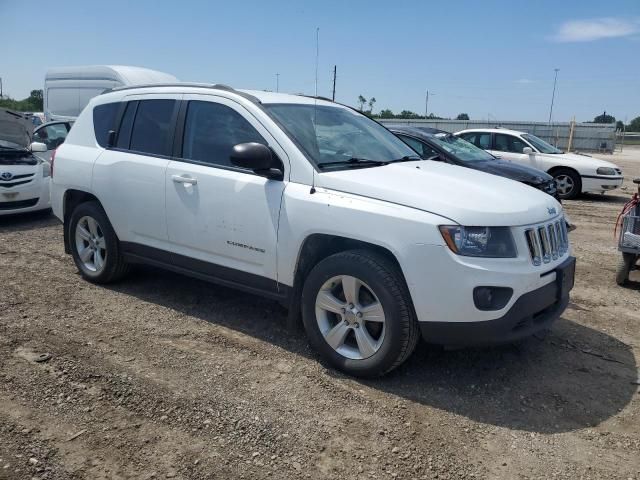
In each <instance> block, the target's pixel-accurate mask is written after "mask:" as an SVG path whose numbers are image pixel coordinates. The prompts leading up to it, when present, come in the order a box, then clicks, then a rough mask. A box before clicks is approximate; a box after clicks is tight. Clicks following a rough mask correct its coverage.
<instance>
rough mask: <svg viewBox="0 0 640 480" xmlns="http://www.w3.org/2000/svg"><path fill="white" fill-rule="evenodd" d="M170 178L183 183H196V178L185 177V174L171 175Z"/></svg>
mask: <svg viewBox="0 0 640 480" xmlns="http://www.w3.org/2000/svg"><path fill="white" fill-rule="evenodd" d="M171 179H172V180H173V181H174V182H176V183H184V184H185V185H197V183H198V179H197V178H193V177H187V176H186V175H171Z"/></svg>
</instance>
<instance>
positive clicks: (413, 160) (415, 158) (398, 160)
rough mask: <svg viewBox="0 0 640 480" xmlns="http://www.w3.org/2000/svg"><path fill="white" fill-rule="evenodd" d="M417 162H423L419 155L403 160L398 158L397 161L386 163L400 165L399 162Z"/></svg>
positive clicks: (406, 156)
mask: <svg viewBox="0 0 640 480" xmlns="http://www.w3.org/2000/svg"><path fill="white" fill-rule="evenodd" d="M416 160H422V158H420V157H419V156H418V155H405V156H404V157H402V158H396V159H395V160H389V161H388V162H386V163H398V162H415V161H416Z"/></svg>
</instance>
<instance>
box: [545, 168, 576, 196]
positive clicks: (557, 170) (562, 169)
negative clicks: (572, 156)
mask: <svg viewBox="0 0 640 480" xmlns="http://www.w3.org/2000/svg"><path fill="white" fill-rule="evenodd" d="M560 171H565V172H571V173H574V174H575V175H576V177H577V178H578V182H579V183H578V186H579V187H580V188H579V191H578V192H577V193H576V194H575V195H580V194H581V193H582V191H583V190H582V189H583V184H582V175H581V174H580V172H579V171H578V170H576V169H575V168H573V167H567V166H560V165H558V166H555V167H551V168H550V169H549V170H547V173H548V174H549V175H551V176H552V177H553V178H555V174H556V173H557V172H560Z"/></svg>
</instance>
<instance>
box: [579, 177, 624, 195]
mask: <svg viewBox="0 0 640 480" xmlns="http://www.w3.org/2000/svg"><path fill="white" fill-rule="evenodd" d="M623 181H624V177H611V176H606V175H593V176H591V175H582V191H583V192H584V193H602V192H607V191H609V190H615V189H616V188H620V187H621V186H622V182H623Z"/></svg>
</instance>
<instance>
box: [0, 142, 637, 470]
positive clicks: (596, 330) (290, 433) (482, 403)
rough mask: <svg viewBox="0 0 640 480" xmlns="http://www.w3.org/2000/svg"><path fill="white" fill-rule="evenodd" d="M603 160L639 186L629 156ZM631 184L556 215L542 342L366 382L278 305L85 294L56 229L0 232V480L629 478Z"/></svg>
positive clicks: (633, 374) (193, 288) (434, 360)
mask: <svg viewBox="0 0 640 480" xmlns="http://www.w3.org/2000/svg"><path fill="white" fill-rule="evenodd" d="M613 160H614V161H616V162H617V163H619V164H620V165H621V166H622V167H623V168H624V170H625V173H626V175H627V176H628V177H633V176H634V175H635V176H640V149H636V150H633V149H630V148H629V149H627V150H626V151H625V152H624V154H617V155H615V156H614V158H613ZM632 190H633V185H632V184H631V182H630V180H629V181H626V182H625V189H624V190H623V191H619V192H617V193H615V194H612V195H606V196H604V197H603V196H600V195H597V196H589V197H586V198H582V199H580V200H578V201H573V202H566V208H567V210H568V212H569V214H570V215H571V218H572V220H573V221H574V222H575V223H576V224H577V225H578V230H577V231H575V232H574V233H572V243H573V247H574V251H575V255H576V256H577V258H578V269H577V279H576V288H575V290H574V291H573V294H572V303H571V305H570V308H569V309H568V310H567V311H566V313H565V314H564V315H563V317H562V318H561V319H560V320H559V321H558V322H557V324H556V325H555V326H554V328H553V330H552V331H551V332H550V333H549V334H547V335H545V336H539V337H536V338H532V339H530V340H527V341H526V342H523V343H520V344H518V345H511V346H504V347H500V348H488V349H477V350H476V349H474V350H457V351H440V350H436V349H433V348H429V347H426V346H425V345H420V346H419V347H418V350H417V351H416V354H415V355H414V356H413V357H412V358H411V359H410V360H409V362H407V364H405V365H404V366H403V367H401V368H400V369H399V370H398V371H396V372H395V373H393V374H391V375H389V376H388V377H385V378H383V379H379V380H376V381H359V380H356V379H352V378H348V377H345V376H344V375H341V374H339V373H337V372H335V371H333V370H330V369H327V368H325V367H324V366H323V365H322V364H321V363H319V361H318V359H317V358H316V356H315V355H314V354H313V352H311V351H310V350H309V347H308V345H307V342H306V340H305V338H304V337H303V336H302V335H301V334H297V335H295V334H290V333H288V331H287V330H286V327H285V315H286V314H285V312H284V311H283V310H282V309H281V308H280V307H279V306H278V304H276V303H274V302H271V301H269V300H264V299H262V298H259V297H253V296H248V295H246V294H243V293H239V292H236V291H233V290H229V289H225V288H220V287H217V286H214V285H210V284H206V283H203V282H200V281H196V280H192V279H189V278H185V277H182V276H179V275H175V274H171V273H165V272H162V271H158V270H153V269H148V268H144V269H137V270H136V271H135V272H134V274H133V275H132V276H131V277H129V278H128V279H127V280H126V281H124V282H122V283H119V284H116V285H113V286H109V287H100V286H95V285H91V284H89V283H87V282H84V281H83V280H81V278H80V277H79V275H78V274H77V273H76V269H75V267H74V265H73V262H72V260H71V258H70V257H69V256H67V255H65V254H64V252H63V245H62V229H61V226H60V224H59V223H58V222H57V221H56V220H55V219H54V218H53V217H52V216H49V215H30V216H27V217H21V218H17V217H14V218H3V219H0V479H9V478H10V479H14V478H19V479H22V478H26V479H30V478H37V479H80V478H91V479H124V478H136V479H138V478H141V479H142V478H189V479H198V478H225V479H226V478H247V479H254V478H255V479H262V478H335V479H355V478H362V479H368V478H380V479H382V478H428V479H431V478H438V479H447V478H451V479H454V478H504V479H515V478H545V479H546V478H567V479H578V478H597V479H602V478H616V479H617V478H623V479H628V478H634V479H640V395H638V367H637V361H636V357H637V356H638V354H640V328H639V326H640V293H639V291H640V283H636V284H634V285H632V286H631V287H630V288H627V289H623V288H619V287H617V286H616V285H615V282H614V270H615V265H616V262H617V259H618V252H617V250H616V246H615V243H614V242H613V237H612V227H613V223H614V220H615V218H616V215H617V212H618V211H619V210H620V208H621V206H622V204H623V203H624V202H625V201H626V197H628V196H629V195H630V193H631V192H632ZM638 280H640V277H639V278H638ZM42 354H47V355H45V356H44V357H41V355H42ZM43 360H44V361H43Z"/></svg>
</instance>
